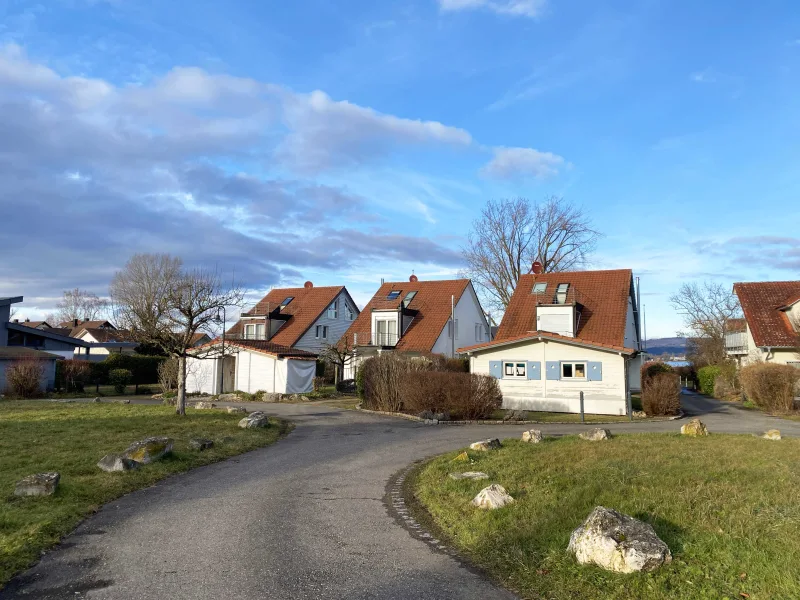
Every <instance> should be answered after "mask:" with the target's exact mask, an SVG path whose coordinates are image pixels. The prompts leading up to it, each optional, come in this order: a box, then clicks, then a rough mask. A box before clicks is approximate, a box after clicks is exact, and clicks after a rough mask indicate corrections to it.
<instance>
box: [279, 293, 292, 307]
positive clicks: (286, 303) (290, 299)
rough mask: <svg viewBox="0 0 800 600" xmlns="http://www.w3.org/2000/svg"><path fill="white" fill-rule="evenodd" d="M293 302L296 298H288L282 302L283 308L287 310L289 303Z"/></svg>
mask: <svg viewBox="0 0 800 600" xmlns="http://www.w3.org/2000/svg"><path fill="white" fill-rule="evenodd" d="M292 300H294V296H289V297H288V298H286V299H285V300H284V301H283V302H281V308H285V307H286V306H288V305H289V302H291V301H292Z"/></svg>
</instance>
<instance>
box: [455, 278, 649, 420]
mask: <svg viewBox="0 0 800 600" xmlns="http://www.w3.org/2000/svg"><path fill="white" fill-rule="evenodd" d="M639 319H640V317H639V308H638V302H637V298H636V293H635V290H634V282H633V276H632V273H631V271H630V270H629V269H620V270H612V271H578V272H570V273H531V274H528V275H523V276H522V277H521V278H520V280H519V282H518V283H517V287H516V289H515V291H514V295H513V296H512V298H511V301H510V302H509V304H508V307H507V309H506V312H505V315H504V316H503V320H502V322H501V323H500V329H499V330H498V332H497V337H496V338H495V340H494V341H492V342H488V343H484V344H476V345H473V346H469V347H464V348H460V349H459V352H463V353H466V354H467V355H468V356H469V357H470V370H471V372H473V373H482V374H487V375H492V376H493V377H496V378H497V379H498V382H499V384H500V389H501V391H502V393H503V407H504V408H511V409H521V410H537V411H552V412H570V413H577V412H580V394H581V392H583V393H584V410H585V412H587V413H596V414H611V415H624V414H626V412H627V395H628V393H629V392H630V391H631V390H634V389H638V388H639V387H640V381H641V378H640V368H641V364H642V359H643V354H642V353H641V351H642V345H641V336H640V322H639Z"/></svg>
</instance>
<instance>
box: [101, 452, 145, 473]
mask: <svg viewBox="0 0 800 600" xmlns="http://www.w3.org/2000/svg"><path fill="white" fill-rule="evenodd" d="M97 466H98V467H99V468H100V469H101V470H103V471H105V472H106V473H115V472H119V471H132V470H133V469H138V468H139V463H138V462H136V461H135V460H131V459H130V458H126V457H124V456H122V454H106V455H105V456H104V457H103V458H101V459H100V462H98V463H97Z"/></svg>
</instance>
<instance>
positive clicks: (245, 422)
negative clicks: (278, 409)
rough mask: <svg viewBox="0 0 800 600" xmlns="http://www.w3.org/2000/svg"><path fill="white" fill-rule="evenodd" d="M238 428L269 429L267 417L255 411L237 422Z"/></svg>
mask: <svg viewBox="0 0 800 600" xmlns="http://www.w3.org/2000/svg"><path fill="white" fill-rule="evenodd" d="M239 427H241V428H242V429H257V428H259V427H269V415H266V414H264V413H263V412H260V411H256V412H252V413H250V414H249V415H247V416H246V417H245V418H244V419H242V420H241V421H239Z"/></svg>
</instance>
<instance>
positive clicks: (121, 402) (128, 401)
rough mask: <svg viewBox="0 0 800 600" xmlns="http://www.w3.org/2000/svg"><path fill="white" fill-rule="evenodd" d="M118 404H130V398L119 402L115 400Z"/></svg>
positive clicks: (121, 399)
mask: <svg viewBox="0 0 800 600" xmlns="http://www.w3.org/2000/svg"><path fill="white" fill-rule="evenodd" d="M114 402H116V403H117V404H130V403H131V401H130V398H120V399H119V400H114Z"/></svg>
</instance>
